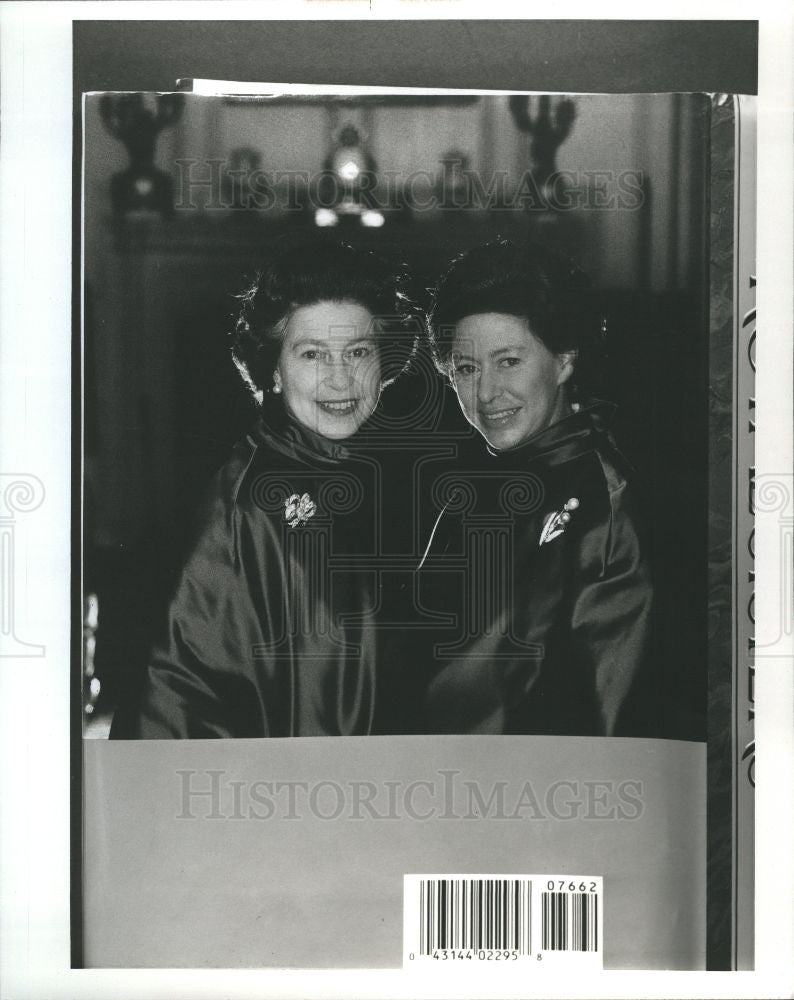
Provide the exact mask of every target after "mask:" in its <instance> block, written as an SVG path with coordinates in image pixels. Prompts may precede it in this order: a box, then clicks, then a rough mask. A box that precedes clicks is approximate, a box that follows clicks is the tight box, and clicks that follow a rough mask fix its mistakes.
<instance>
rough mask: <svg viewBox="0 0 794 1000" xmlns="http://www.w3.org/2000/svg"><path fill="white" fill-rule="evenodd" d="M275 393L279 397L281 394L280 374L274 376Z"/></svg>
mask: <svg viewBox="0 0 794 1000" xmlns="http://www.w3.org/2000/svg"><path fill="white" fill-rule="evenodd" d="M273 392H275V393H276V395H278V394H279V393H280V392H281V376H280V375H279V373H278V372H274V374H273Z"/></svg>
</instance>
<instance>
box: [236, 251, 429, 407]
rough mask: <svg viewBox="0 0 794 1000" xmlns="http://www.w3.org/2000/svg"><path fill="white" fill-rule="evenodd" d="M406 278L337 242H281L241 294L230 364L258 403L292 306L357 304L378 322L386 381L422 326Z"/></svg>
mask: <svg viewBox="0 0 794 1000" xmlns="http://www.w3.org/2000/svg"><path fill="white" fill-rule="evenodd" d="M407 284H408V275H407V272H406V269H405V267H404V266H402V265H399V266H396V265H394V264H392V263H390V262H389V261H387V260H386V259H385V258H383V257H380V256H378V255H376V254H375V253H373V252H372V251H369V250H363V249H360V248H357V247H354V246H352V245H351V244H349V243H346V242H344V241H342V240H327V239H326V240H324V239H313V240H311V241H303V242H297V243H296V242H295V241H292V242H291V243H290V244H289V245H288V246H286V247H285V246H284V245H282V247H281V248H280V249H279V251H278V252H277V253H276V254H275V255H274V256H273V257H272V258H271V259H270V260H269V262H268V263H267V264H266V265H265V266H264V267H262V268H261V269H260V271H259V272H258V274H257V276H256V279H255V280H254V282H253V284H252V285H251V286H250V287H249V288H248V289H247V290H246V291H245V292H243V294H242V295H241V296H240V301H241V304H240V311H239V314H238V316H237V320H236V324H235V328H234V330H233V331H232V357H233V358H234V363H235V364H236V365H237V368H238V370H239V372H240V374H241V375H242V377H243V380H244V381H245V383H246V385H247V386H248V387H249V389H251V391H252V392H253V393H254V395H255V397H256V398H257V399H258V400H259V401H260V402H261V401H262V399H263V398H264V394H265V393H269V392H270V390H271V389H272V386H273V372H274V370H275V368H276V367H277V365H278V359H279V356H280V354H281V348H282V344H283V340H284V334H285V332H286V328H287V324H288V323H289V320H290V317H291V316H292V314H293V313H294V312H295V310H296V309H298V308H299V307H300V306H309V305H315V304H316V303H318V302H326V301H330V302H354V303H356V304H357V305H360V306H363V307H364V308H365V309H368V310H369V311H370V312H371V313H372V315H373V317H374V318H375V320H376V322H375V324H374V331H375V334H376V337H377V340H378V343H379V348H380V351H379V353H380V358H381V370H382V377H381V383H382V385H384V386H386V385H388V384H389V383H390V382H393V381H394V379H396V378H397V377H398V376H399V375H400V374H402V372H403V371H405V369H406V368H407V367H408V364H409V362H410V360H411V358H412V357H413V355H414V353H415V351H416V345H417V336H418V332H419V329H420V324H419V321H418V313H417V311H416V308H415V306H414V305H413V302H412V301H411V299H410V298H409V296H408V293H407V290H406V289H407Z"/></svg>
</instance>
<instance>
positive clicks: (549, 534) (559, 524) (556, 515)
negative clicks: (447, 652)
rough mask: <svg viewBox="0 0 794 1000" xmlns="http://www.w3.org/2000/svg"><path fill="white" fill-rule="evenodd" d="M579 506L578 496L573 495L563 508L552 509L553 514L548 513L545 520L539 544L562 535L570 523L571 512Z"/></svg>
mask: <svg viewBox="0 0 794 1000" xmlns="http://www.w3.org/2000/svg"><path fill="white" fill-rule="evenodd" d="M578 506H579V501H578V500H577V498H576V497H571V499H570V500H568V501H567V503H566V504H565V506H564V507H563V508H562V510H557V511H552V513H551V514H547V515H546V519H545V520H544V522H543V531H541V533H540V541H539V542H538V545H543V544H545V543H546V542H551V541H552V540H553V539H555V538H556V537H557V536H558V535H561V534H562V533H563V531H565V529H566V528H567V526H568V524H569V523H570V520H571V514H572V513H573V511H575V510H576V508H577V507H578Z"/></svg>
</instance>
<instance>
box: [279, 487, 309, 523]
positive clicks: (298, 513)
mask: <svg viewBox="0 0 794 1000" xmlns="http://www.w3.org/2000/svg"><path fill="white" fill-rule="evenodd" d="M316 510H317V505H316V504H315V502H314V501H313V500H312V498H311V497H310V496H309V494H308V493H304V494H303V496H299V495H298V494H297V493H293V494H292V496H288V497H287V499H286V500H285V501H284V520H285V521H286V522H287V524H288V525H289V526H290V528H297V527H298V526H299V525H301V524H305V523H306V522H307V521H308V520H309V518H310V517H313V516H314V513H315V511H316Z"/></svg>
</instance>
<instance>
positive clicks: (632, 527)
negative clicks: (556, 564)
mask: <svg viewBox="0 0 794 1000" xmlns="http://www.w3.org/2000/svg"><path fill="white" fill-rule="evenodd" d="M588 536H589V537H588V538H587V539H586V550H587V558H586V559H585V560H584V564H583V567H582V570H581V578H580V580H579V585H578V587H577V592H576V596H575V600H574V604H573V608H572V640H573V648H574V652H575V655H576V657H577V659H578V660H579V662H580V663H581V664H582V665H583V666H584V668H585V671H586V672H587V673H589V674H590V676H591V677H592V680H593V684H594V687H595V693H596V699H597V705H598V711H599V713H600V723H601V727H602V733H603V735H605V736H614V735H630V732H629V731H624V726H626V725H627V723H626V719H625V713H622V709H623V708H624V705H625V704H626V702H627V699H628V698H629V695H630V693H631V692H632V689H633V688H635V686H636V685H637V684H639V683H641V681H642V679H643V678H644V676H645V675H647V672H648V670H649V669H650V659H651V647H652V639H651V629H652V604H653V589H652V585H651V579H650V575H649V572H648V565H647V561H646V559H645V556H644V554H643V548H642V543H641V540H640V532H639V530H638V526H637V521H636V517H635V514H634V511H633V505H632V501H631V496H630V490H629V488H628V487H627V485H626V483H625V482H621V483H619V484H618V485H617V486H615V487H614V488H613V489H611V490H610V492H609V511H608V515H607V517H606V519H605V520H604V521H603V522H600V523H599V524H598V525H596V526H594V527H592V528H591V530H590V532H588ZM647 724H648V720H647V719H645V720H643V722H642V727H643V729H647ZM631 726H632V724H631V723H630V722H629V723H628V729H629V730H630V729H631ZM646 735H647V733H646Z"/></svg>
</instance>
